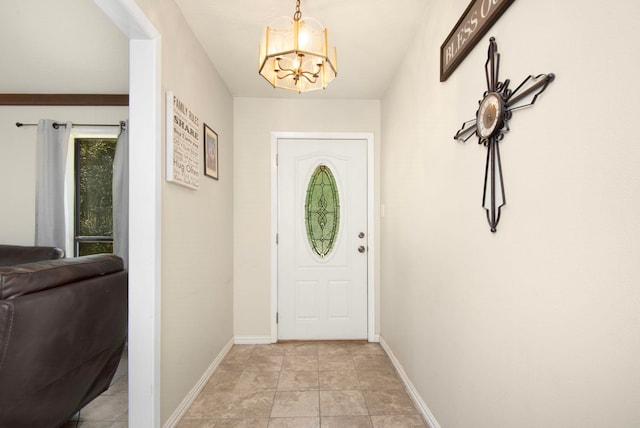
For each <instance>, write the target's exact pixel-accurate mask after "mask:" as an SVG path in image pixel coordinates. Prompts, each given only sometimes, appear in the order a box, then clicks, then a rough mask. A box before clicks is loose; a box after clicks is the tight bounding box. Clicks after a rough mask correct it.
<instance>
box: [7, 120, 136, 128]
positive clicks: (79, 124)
mask: <svg viewBox="0 0 640 428" xmlns="http://www.w3.org/2000/svg"><path fill="white" fill-rule="evenodd" d="M125 124H126V122H125V121H124V120H121V121H120V123H118V124H113V125H111V124H104V123H73V124H71V126H72V127H76V126H117V127H119V128H120V129H124V128H125V126H126V125H125ZM16 126H17V127H18V128H21V127H23V126H38V124H37V123H22V122H16ZM61 126H64V127H65V128H66V127H67V124H66V123H56V122H54V123H53V128H54V129H58V128H60V127H61Z"/></svg>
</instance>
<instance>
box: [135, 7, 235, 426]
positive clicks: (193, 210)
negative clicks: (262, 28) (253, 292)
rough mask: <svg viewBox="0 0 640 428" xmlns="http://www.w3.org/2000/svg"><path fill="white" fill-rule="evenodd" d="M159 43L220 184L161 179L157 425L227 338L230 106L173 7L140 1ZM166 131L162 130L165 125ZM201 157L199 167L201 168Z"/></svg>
mask: <svg viewBox="0 0 640 428" xmlns="http://www.w3.org/2000/svg"><path fill="white" fill-rule="evenodd" d="M138 4H139V5H140V6H141V8H142V9H143V10H144V12H145V14H146V15H147V17H148V18H149V19H150V20H151V21H152V23H153V24H154V26H155V27H156V29H157V30H158V31H159V32H160V34H161V36H162V41H161V46H162V52H161V59H162V70H161V76H162V97H163V113H162V115H163V122H164V114H165V113H164V112H165V111H166V110H165V108H164V107H165V106H164V97H165V94H166V91H171V92H173V93H174V95H175V96H177V97H178V98H180V99H181V100H182V101H183V102H184V103H185V104H186V105H187V106H188V107H189V108H190V109H192V110H193V111H195V112H196V113H197V114H198V116H199V117H200V120H201V121H203V122H204V123H206V124H207V125H209V126H210V127H211V128H212V129H213V130H214V131H216V132H217V133H218V138H219V144H220V146H219V160H220V179H219V180H218V181H215V180H213V179H211V178H209V177H205V176H204V174H202V173H201V176H200V189H199V190H191V189H189V188H186V187H183V186H180V185H177V184H174V183H169V182H167V181H165V180H164V174H165V170H164V159H165V158H166V153H164V136H163V143H162V144H163V168H162V174H163V176H162V177H158V179H159V180H162V239H161V240H162V261H161V263H162V272H161V274H162V319H161V328H162V337H161V348H162V350H161V392H162V393H161V395H162V396H161V419H162V422H163V423H164V422H165V421H167V419H168V418H169V417H170V416H172V414H173V413H174V412H175V411H176V409H177V408H178V407H179V406H181V404H182V402H183V400H184V399H185V398H186V397H187V395H188V394H189V392H190V391H191V389H192V388H194V386H195V385H196V384H197V383H198V381H199V380H200V379H201V377H202V376H203V374H204V373H205V372H206V370H207V369H208V368H209V366H210V365H211V364H212V363H213V361H214V359H215V358H216V357H217V356H218V355H219V354H220V352H221V351H222V350H223V348H224V346H225V345H226V344H228V343H229V341H230V340H231V338H232V336H233V328H232V323H233V315H232V310H233V303H232V298H233V296H232V294H233V292H232V286H233V271H232V267H233V265H232V260H233V251H232V246H233V238H232V232H233V199H232V190H233V131H232V129H233V117H232V114H233V102H232V98H231V95H230V94H229V91H228V90H227V88H226V86H225V84H224V83H223V82H222V80H221V79H220V78H219V76H218V74H217V72H216V70H215V68H214V67H213V66H212V64H211V63H210V62H209V60H208V57H207V55H206V54H205V52H204V51H203V49H202V48H201V46H200V44H199V43H198V42H197V40H196V39H195V37H194V35H193V33H192V32H191V30H190V29H189V28H188V26H187V24H186V22H185V20H184V17H183V16H182V13H181V12H180V10H179V9H178V7H177V6H176V5H175V3H174V2H173V1H172V0H160V1H158V0H138ZM163 129H164V125H163ZM202 162H203V161H202V158H201V164H202Z"/></svg>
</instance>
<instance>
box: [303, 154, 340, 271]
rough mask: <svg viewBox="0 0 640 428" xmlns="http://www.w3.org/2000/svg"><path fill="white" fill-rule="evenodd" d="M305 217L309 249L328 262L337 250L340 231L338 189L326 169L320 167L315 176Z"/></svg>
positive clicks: (310, 184) (305, 209) (311, 184)
mask: <svg viewBox="0 0 640 428" xmlns="http://www.w3.org/2000/svg"><path fill="white" fill-rule="evenodd" d="M304 213H305V226H306V229H307V239H308V240H309V245H310V246H311V249H312V250H313V252H314V253H316V254H317V255H318V256H320V257H322V258H324V257H326V256H327V255H328V254H329V253H331V250H333V247H334V245H335V243H336V239H337V238H338V229H339V227H340V196H339V194H338V186H336V179H335V178H334V176H333V173H332V172H331V170H330V169H329V167H328V166H326V165H319V166H318V167H317V168H316V169H315V171H314V172H313V174H312V175H311V179H310V180H309V187H308V188H307V197H306V201H305V205H304Z"/></svg>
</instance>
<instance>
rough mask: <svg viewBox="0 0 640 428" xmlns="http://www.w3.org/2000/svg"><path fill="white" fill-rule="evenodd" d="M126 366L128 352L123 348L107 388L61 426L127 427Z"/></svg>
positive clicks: (64, 427) (67, 427)
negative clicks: (116, 368) (118, 363)
mask: <svg viewBox="0 0 640 428" xmlns="http://www.w3.org/2000/svg"><path fill="white" fill-rule="evenodd" d="M128 367H129V364H128V354H127V350H126V349H125V351H124V353H123V354H122V358H121V359H120V365H119V366H118V370H117V371H116V374H115V375H114V377H113V380H112V381H111V386H110V387H109V389H107V390H106V391H105V392H104V393H102V395H100V396H98V397H96V398H95V399H94V400H93V401H92V402H91V403H89V404H87V405H86V406H85V407H84V408H83V409H82V410H81V411H80V413H79V414H76V415H75V416H74V417H73V418H71V420H70V421H69V422H67V423H66V424H65V425H63V426H62V428H75V427H78V428H127V425H128V424H127V419H128V417H129V412H128V410H129V403H128V397H129V394H128V372H129V369H128Z"/></svg>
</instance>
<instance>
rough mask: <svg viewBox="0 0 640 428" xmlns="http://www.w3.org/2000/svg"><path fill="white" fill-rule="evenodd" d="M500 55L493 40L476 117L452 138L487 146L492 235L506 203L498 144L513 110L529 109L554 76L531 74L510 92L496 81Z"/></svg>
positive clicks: (486, 204)
mask: <svg viewBox="0 0 640 428" xmlns="http://www.w3.org/2000/svg"><path fill="white" fill-rule="evenodd" d="M499 73H500V54H499V53H498V45H497V44H496V40H495V38H493V37H491V39H490V40H489V51H488V58H487V62H486V63H485V75H486V78H487V90H486V91H485V92H484V94H483V95H482V99H480V101H478V104H479V107H478V110H477V111H476V117H475V118H474V119H472V120H469V121H467V122H464V123H463V124H462V127H461V128H460V129H459V130H458V132H457V133H456V135H455V136H454V137H453V138H454V139H455V140H458V141H465V142H466V141H467V140H468V139H469V138H471V137H472V136H473V135H477V136H478V144H482V145H484V146H485V147H487V163H486V166H485V172H484V191H483V193H482V207H483V208H484V209H485V210H486V213H487V221H488V222H489V226H490V228H491V232H495V231H496V228H497V227H498V222H499V221H500V209H501V208H502V207H503V206H504V205H505V204H506V199H505V194H504V186H503V181H502V166H501V164H500V149H499V145H498V143H499V142H500V141H502V139H503V138H504V134H505V133H506V132H508V131H509V120H511V117H512V114H513V112H514V111H515V110H518V109H521V108H525V107H529V106H532V105H533V104H534V103H535V102H536V99H537V98H538V95H540V94H541V93H542V92H544V90H545V89H547V86H548V85H549V83H551V82H552V81H553V79H554V78H555V75H554V74H553V73H548V74H538V75H537V76H533V75H530V76H529V77H527V78H526V79H524V81H523V82H522V83H521V84H520V86H518V87H517V88H516V89H514V90H511V89H509V83H510V80H509V79H507V80H505V81H504V82H501V81H500V80H499Z"/></svg>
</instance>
